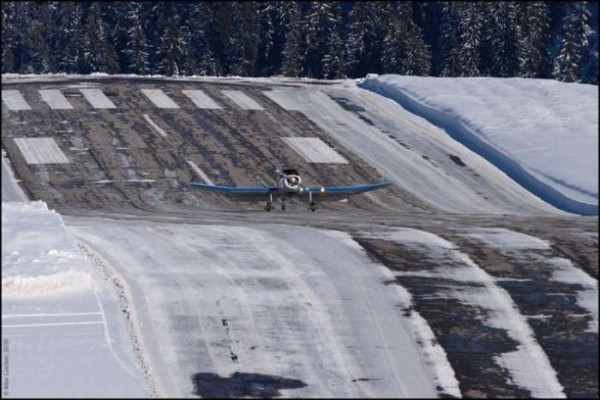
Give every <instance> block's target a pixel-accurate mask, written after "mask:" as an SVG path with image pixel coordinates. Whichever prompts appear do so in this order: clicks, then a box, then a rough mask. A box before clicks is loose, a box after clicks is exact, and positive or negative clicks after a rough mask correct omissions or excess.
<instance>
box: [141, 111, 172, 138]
mask: <svg viewBox="0 0 600 400" xmlns="http://www.w3.org/2000/svg"><path fill="white" fill-rule="evenodd" d="M143 115H144V119H145V120H146V122H148V123H149V124H150V126H151V127H152V128H154V130H155V131H156V132H158V134H159V135H160V136H162V137H164V138H166V137H167V133H166V132H165V131H163V130H162V129H161V127H160V126H158V125H156V123H155V122H154V121H152V120H151V119H150V116H149V115H148V114H143Z"/></svg>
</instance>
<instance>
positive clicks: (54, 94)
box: [38, 89, 73, 110]
mask: <svg viewBox="0 0 600 400" xmlns="http://www.w3.org/2000/svg"><path fill="white" fill-rule="evenodd" d="M38 92H40V96H42V100H44V101H45V102H46V103H47V104H48V105H49V106H50V108H51V109H53V110H72V109H73V106H72V105H71V103H69V100H67V98H66V97H65V96H63V94H62V93H61V92H60V90H57V89H45V90H44V89H40V90H38Z"/></svg>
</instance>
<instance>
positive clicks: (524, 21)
mask: <svg viewBox="0 0 600 400" xmlns="http://www.w3.org/2000/svg"><path fill="white" fill-rule="evenodd" d="M518 19H519V21H518V24H517V30H516V33H517V57H518V61H519V76H521V77H524V78H539V77H541V76H542V74H543V69H542V68H543V66H542V63H543V60H544V58H545V57H546V54H545V51H546V48H547V46H548V44H549V43H548V42H549V39H550V38H549V30H548V28H549V26H550V25H549V23H550V16H549V14H548V7H547V5H546V4H545V3H544V2H541V1H536V2H531V3H529V2H524V3H521V4H519V13H518Z"/></svg>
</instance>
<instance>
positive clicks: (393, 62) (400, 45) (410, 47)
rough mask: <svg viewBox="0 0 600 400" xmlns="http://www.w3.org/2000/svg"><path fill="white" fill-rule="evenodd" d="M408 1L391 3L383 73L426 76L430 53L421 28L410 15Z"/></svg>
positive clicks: (429, 66)
mask: <svg viewBox="0 0 600 400" xmlns="http://www.w3.org/2000/svg"><path fill="white" fill-rule="evenodd" d="M412 12H413V10H412V6H411V4H410V3H395V4H392V5H391V6H390V10H389V14H388V15H389V26H390V27H391V28H390V29H389V31H388V33H387V34H386V35H385V38H384V41H383V42H384V47H385V49H384V51H383V57H382V64H383V66H382V68H383V72H385V73H397V74H403V75H429V71H430V70H431V54H430V52H429V46H427V45H426V44H425V42H424V41H423V38H422V33H421V29H420V27H419V26H418V25H417V24H416V23H415V22H414V20H413V18H412Z"/></svg>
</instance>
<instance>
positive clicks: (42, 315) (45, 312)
mask: <svg viewBox="0 0 600 400" xmlns="http://www.w3.org/2000/svg"><path fill="white" fill-rule="evenodd" d="M118 307H119V305H118V302H117V298H116V294H115V292H114V288H113V287H111V286H110V285H109V284H108V283H104V280H103V279H102V277H101V276H99V274H98V272H97V271H95V270H94V269H93V268H92V266H91V265H90V264H89V262H88V261H87V259H86V258H85V256H84V255H83V254H82V253H81V251H80V250H79V249H78V247H77V245H76V242H75V240H74V239H73V238H72V237H71V236H70V235H69V234H68V233H67V231H66V230H65V226H64V223H63V221H62V218H61V216H60V215H59V214H57V213H56V212H54V211H51V210H48V209H47V207H46V204H45V203H43V202H41V201H36V202H4V201H3V202H2V341H3V347H2V367H3V368H2V369H3V382H4V384H3V397H144V396H147V395H148V393H149V392H148V391H147V389H146V383H145V380H144V373H143V369H142V367H141V366H140V364H139V363H138V360H137V359H136V355H135V354H134V351H133V346H132V345H131V342H130V339H129V334H128V330H127V326H126V324H125V321H124V316H123V314H122V313H121V312H120V311H121V310H120V309H119V308H118Z"/></svg>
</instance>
